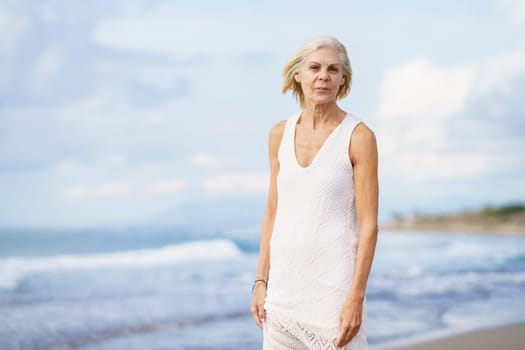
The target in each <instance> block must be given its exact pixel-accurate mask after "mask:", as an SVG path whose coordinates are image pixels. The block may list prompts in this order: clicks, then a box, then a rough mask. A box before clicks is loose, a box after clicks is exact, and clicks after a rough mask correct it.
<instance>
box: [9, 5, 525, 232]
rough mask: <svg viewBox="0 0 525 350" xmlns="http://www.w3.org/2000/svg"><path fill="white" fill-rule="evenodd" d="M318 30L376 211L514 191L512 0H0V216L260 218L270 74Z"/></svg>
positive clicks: (451, 204)
mask: <svg viewBox="0 0 525 350" xmlns="http://www.w3.org/2000/svg"><path fill="white" fill-rule="evenodd" d="M325 34H328V35H335V36H336V37H337V38H338V39H339V40H340V41H341V42H343V44H344V45H345V46H346V48H347V50H348V53H349V56H350V61H351V65H352V69H353V83H352V90H351V92H350V95H349V96H348V97H347V98H345V99H343V100H341V101H340V102H339V105H340V106H341V108H343V109H344V110H346V111H347V112H349V113H352V114H355V115H357V116H358V117H359V118H361V119H362V120H363V121H364V122H365V124H367V125H368V126H369V127H370V128H371V129H372V130H373V131H374V133H375V134H376V138H377V142H378V148H379V186H380V188H379V192H380V196H379V219H380V222H385V221H387V220H389V219H390V218H391V217H392V216H393V215H394V214H405V215H407V214H410V213H412V212H414V211H419V212H429V213H438V212H439V213H444V212H452V211H456V210H464V209H476V208H479V207H481V206H484V205H501V204H505V203H510V202H517V201H520V202H522V201H523V200H524V199H525V177H524V176H523V175H524V174H525V157H524V156H523V150H525V118H524V113H523V109H522V108H523V97H524V96H525V1H522V0H491V1H489V0H481V1H457V0H455V1H449V0H441V1H435V0H430V1H424V2H422V1H408V0H405V1H387V0H384V1H379V0H378V1H376V0H371V1H348V0H346V1H335V0H334V1H330V2H319V1H315V2H314V1H304V0H303V1H295V0H293V1H157V0H134V1H116V0H115V1H108V0H94V1H89V2H88V1H74V0H73V1H47V0H42V1H24V0H22V1H20V0H12V1H11V0H7V1H6V0H0V196H1V198H2V200H1V202H0V226H93V225H94V226H99V225H103V226H123V225H182V226H200V227H221V228H224V229H231V230H244V229H258V228H259V227H260V224H261V220H262V217H263V213H264V207H265V204H266V196H267V191H268V184H269V161H268V134H269V130H270V128H271V127H272V125H274V124H275V123H277V122H279V121H280V120H283V119H287V118H288V117H289V116H291V115H292V114H294V113H296V112H298V111H299V107H298V105H297V103H296V101H295V100H294V98H293V96H292V95H290V94H288V95H282V94H281V93H280V90H281V82H282V80H281V79H282V77H281V69H282V67H283V66H284V64H285V63H286V60H287V59H288V58H289V57H290V56H291V55H292V54H293V52H294V51H295V50H296V49H297V48H298V47H299V46H300V45H301V44H302V43H303V42H304V41H306V40H307V39H309V38H311V37H314V36H317V35H325Z"/></svg>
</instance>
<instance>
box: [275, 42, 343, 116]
mask: <svg viewBox="0 0 525 350" xmlns="http://www.w3.org/2000/svg"><path fill="white" fill-rule="evenodd" d="M325 47H329V48H334V49H336V50H337V51H338V52H339V61H340V62H341V65H342V71H343V77H344V81H343V84H342V85H341V86H340V87H339V91H338V92H337V99H338V100H339V99H341V98H343V97H345V96H346V95H348V93H349V92H350V88H351V86H352V67H351V66H350V59H349V58H348V53H347V52H346V48H345V46H344V45H343V44H342V43H341V42H340V41H339V40H337V39H336V38H335V37H334V36H329V35H324V36H318V37H315V38H312V39H310V40H308V41H306V42H305V43H304V44H303V45H301V47H299V49H298V50H297V51H296V52H295V54H294V55H293V56H292V57H291V58H290V60H288V62H287V63H286V65H285V66H284V68H283V78H284V81H283V88H282V90H281V92H282V93H283V94H286V92H288V90H292V92H293V94H294V95H295V98H296V99H297V101H298V102H299V104H300V105H301V107H302V108H305V107H306V102H305V100H304V93H303V90H302V88H301V84H300V83H298V82H297V81H295V78H294V77H295V74H297V73H298V72H299V70H300V69H301V67H302V65H303V64H304V60H305V59H306V57H307V56H308V55H310V54H311V53H313V52H315V51H317V50H319V49H322V48H325Z"/></svg>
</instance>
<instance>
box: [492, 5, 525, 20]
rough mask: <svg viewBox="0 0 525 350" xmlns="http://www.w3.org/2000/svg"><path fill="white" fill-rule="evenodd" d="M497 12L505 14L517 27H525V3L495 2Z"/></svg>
mask: <svg viewBox="0 0 525 350" xmlns="http://www.w3.org/2000/svg"><path fill="white" fill-rule="evenodd" d="M493 4H494V7H495V8H496V11H498V12H501V13H503V14H504V15H505V16H507V18H508V19H509V20H510V21H511V22H512V23H513V24H515V25H518V26H525V1H523V0H493Z"/></svg>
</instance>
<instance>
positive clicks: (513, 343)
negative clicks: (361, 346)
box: [390, 323, 525, 350]
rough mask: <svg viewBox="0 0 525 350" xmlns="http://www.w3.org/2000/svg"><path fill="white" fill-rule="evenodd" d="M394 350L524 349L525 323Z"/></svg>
mask: <svg viewBox="0 0 525 350" xmlns="http://www.w3.org/2000/svg"><path fill="white" fill-rule="evenodd" d="M390 349H392V350H443V349H447V350H471V349H476V350H483V349H487V350H488V349H490V350H494V349H498V350H523V349H525V323H522V324H516V325H510V326H504V327H498V328H492V329H483V330H477V331H472V332H468V333H464V334H459V335H454V336H450V337H444V338H441V339H434V340H429V341H426V342H422V343H417V344H411V345H408V346H400V347H393V348H390Z"/></svg>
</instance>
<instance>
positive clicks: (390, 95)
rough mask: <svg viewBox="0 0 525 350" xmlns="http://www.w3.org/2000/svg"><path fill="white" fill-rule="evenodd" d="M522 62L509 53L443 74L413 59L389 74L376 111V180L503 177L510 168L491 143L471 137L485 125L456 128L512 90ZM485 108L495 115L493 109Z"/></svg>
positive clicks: (522, 69)
mask: <svg viewBox="0 0 525 350" xmlns="http://www.w3.org/2000/svg"><path fill="white" fill-rule="evenodd" d="M522 58H523V55H522V54H521V53H511V54H507V55H502V56H498V57H495V58H493V59H491V60H489V61H488V62H486V63H483V64H475V65H456V66H453V67H449V68H442V67H437V66H435V65H434V64H433V63H432V62H431V61H430V60H428V59H421V58H418V59H413V60H410V61H408V62H407V63H405V64H403V65H401V66H399V67H395V68H393V69H391V70H389V71H388V72H387V73H386V74H385V78H384V81H383V84H382V86H381V94H380V97H381V100H380V103H379V107H378V111H377V117H378V121H379V123H378V125H379V126H378V127H377V130H376V133H377V135H378V145H379V151H380V157H381V159H382V162H383V164H382V165H381V169H380V171H381V172H382V174H383V175H382V176H384V177H385V178H386V177H389V178H392V177H395V178H396V179H400V180H403V181H407V182H410V181H416V182H426V181H429V180H436V179H447V178H451V179H458V180H459V179H462V178H467V179H468V178H477V177H482V176H486V175H489V174H492V173H494V172H497V171H502V172H504V171H505V167H508V166H509V164H512V162H509V160H508V159H505V160H504V159H503V158H502V157H501V155H500V154H499V153H498V149H499V147H498V146H497V142H496V140H490V142H489V143H487V142H484V141H483V139H482V138H481V137H476V135H477V133H480V132H481V130H485V129H488V128H490V125H484V124H483V123H471V124H468V125H469V129H461V131H460V132H458V131H457V130H458V129H457V126H458V125H463V126H464V125H465V124H461V123H465V122H466V121H467V120H469V118H474V116H471V115H469V114H467V113H472V111H471V110H470V109H468V110H467V107H469V106H472V105H474V106H477V105H479V103H480V101H483V100H484V96H486V95H487V94H491V93H498V94H501V93H510V92H511V91H512V90H513V88H514V86H513V82H514V80H515V79H517V78H519V77H520V76H521V77H523V74H524V73H525V60H523V59H522ZM489 107H490V108H492V111H491V112H492V113H495V112H497V109H498V106H497V105H496V106H494V105H491V106H489ZM499 107H502V106H499ZM509 117H510V116H506V118H509ZM514 117H516V116H514ZM470 120H471V119H470ZM461 132H466V133H468V134H464V135H463V138H464V139H465V143H462V141H463V140H461V138H462V135H461ZM467 139H468V141H467ZM500 141H503V139H502V140H500ZM494 142H496V145H495V144H494ZM505 142H507V141H505ZM457 145H461V146H457ZM515 161H516V159H515V160H514V162H515Z"/></svg>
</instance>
